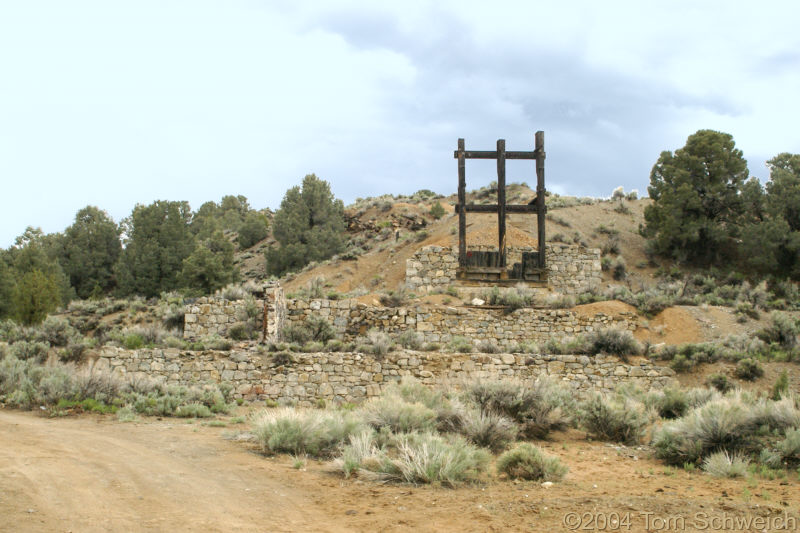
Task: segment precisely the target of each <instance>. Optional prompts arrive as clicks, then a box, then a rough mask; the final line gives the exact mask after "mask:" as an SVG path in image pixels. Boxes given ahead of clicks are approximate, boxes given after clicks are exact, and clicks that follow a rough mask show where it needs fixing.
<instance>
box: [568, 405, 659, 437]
mask: <svg viewBox="0 0 800 533" xmlns="http://www.w3.org/2000/svg"><path fill="white" fill-rule="evenodd" d="M579 416H580V422H581V424H582V425H583V427H584V428H586V430H587V431H588V432H589V433H590V434H591V435H593V436H594V437H597V438H600V439H602V440H607V441H611V442H622V443H624V444H637V443H638V442H639V439H641V437H642V435H643V434H644V430H645V428H646V427H647V425H648V424H649V423H650V419H651V416H650V413H649V412H648V410H647V408H646V407H645V406H644V404H642V403H641V402H637V401H635V400H633V399H631V398H619V397H614V396H609V395H602V394H594V395H593V396H591V397H590V398H589V399H587V400H586V401H584V402H583V403H582V404H581V407H580V415H579Z"/></svg>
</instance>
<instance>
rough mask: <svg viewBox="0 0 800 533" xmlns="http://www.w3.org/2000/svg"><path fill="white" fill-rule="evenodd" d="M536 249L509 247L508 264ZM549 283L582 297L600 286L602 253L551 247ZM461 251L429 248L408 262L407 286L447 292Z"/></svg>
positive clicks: (548, 250)
mask: <svg viewBox="0 0 800 533" xmlns="http://www.w3.org/2000/svg"><path fill="white" fill-rule="evenodd" d="M491 249H496V248H492V247H489V246H478V247H470V250H491ZM535 250H536V249H535V248H530V247H513V246H512V247H509V248H508V249H507V252H506V253H507V255H506V258H507V263H508V264H509V265H512V264H514V263H515V262H519V261H520V258H521V255H522V252H532V251H535ZM545 250H546V254H547V258H546V260H547V280H548V285H549V287H550V288H551V289H552V290H554V291H557V292H560V293H562V294H580V293H583V292H586V291H588V290H590V289H592V288H594V287H596V286H598V285H599V284H600V282H601V281H602V269H601V266H600V255H601V254H600V250H599V249H598V248H584V247H583V246H576V245H571V244H562V243H552V244H548V245H547V248H546V249H545ZM457 272H458V250H457V249H454V248H448V247H441V246H425V247H423V248H421V249H420V250H418V251H417V252H416V253H415V254H414V255H413V256H412V257H411V258H409V259H407V260H406V286H407V287H408V289H409V290H411V291H414V292H417V293H423V294H427V293H430V292H434V291H444V290H445V289H447V287H448V286H450V285H453V284H456V283H457V281H456V274H457Z"/></svg>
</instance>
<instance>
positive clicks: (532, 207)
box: [455, 204, 539, 213]
mask: <svg viewBox="0 0 800 533" xmlns="http://www.w3.org/2000/svg"><path fill="white" fill-rule="evenodd" d="M455 207H456V213H460V208H461V206H460V205H458V204H456V206H455ZM538 210H539V206H537V205H536V204H525V205H507V206H506V213H537V212H538ZM464 211H465V212H466V213H497V204H490V205H476V204H469V205H466V206H464Z"/></svg>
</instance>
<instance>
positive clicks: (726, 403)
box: [653, 397, 760, 465]
mask: <svg viewBox="0 0 800 533" xmlns="http://www.w3.org/2000/svg"><path fill="white" fill-rule="evenodd" d="M754 414H755V413H754V411H753V408H752V406H747V405H746V404H744V403H743V402H742V401H741V400H740V399H739V398H732V397H726V398H721V399H719V400H715V401H711V402H709V403H707V404H705V405H703V406H702V407H699V408H696V409H693V410H692V411H690V412H689V414H687V415H686V416H684V417H683V418H680V419H678V420H676V421H674V422H669V423H667V424H665V425H664V426H662V427H661V428H660V429H659V430H658V431H657V432H656V433H655V435H654V437H653V447H654V448H655V450H656V457H658V458H659V459H662V460H664V461H666V462H667V463H669V464H672V465H682V464H684V463H694V464H697V463H698V462H699V460H700V459H702V458H703V457H704V456H706V455H707V454H709V453H712V452H715V451H720V450H728V451H737V450H747V449H750V448H751V447H752V446H753V432H754V430H755V429H756V427H758V426H759V425H760V424H759V423H758V419H757V418H756V417H755V416H754Z"/></svg>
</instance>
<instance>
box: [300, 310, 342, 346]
mask: <svg viewBox="0 0 800 533" xmlns="http://www.w3.org/2000/svg"><path fill="white" fill-rule="evenodd" d="M305 328H306V330H307V331H308V333H309V335H310V336H311V339H310V340H313V341H316V342H321V343H323V344H324V343H326V342H328V341H329V340H331V339H333V338H334V337H336V331H335V330H334V329H333V326H331V324H330V322H328V321H327V320H325V319H324V318H323V317H321V316H310V317H308V318H307V319H306V321H305Z"/></svg>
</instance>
